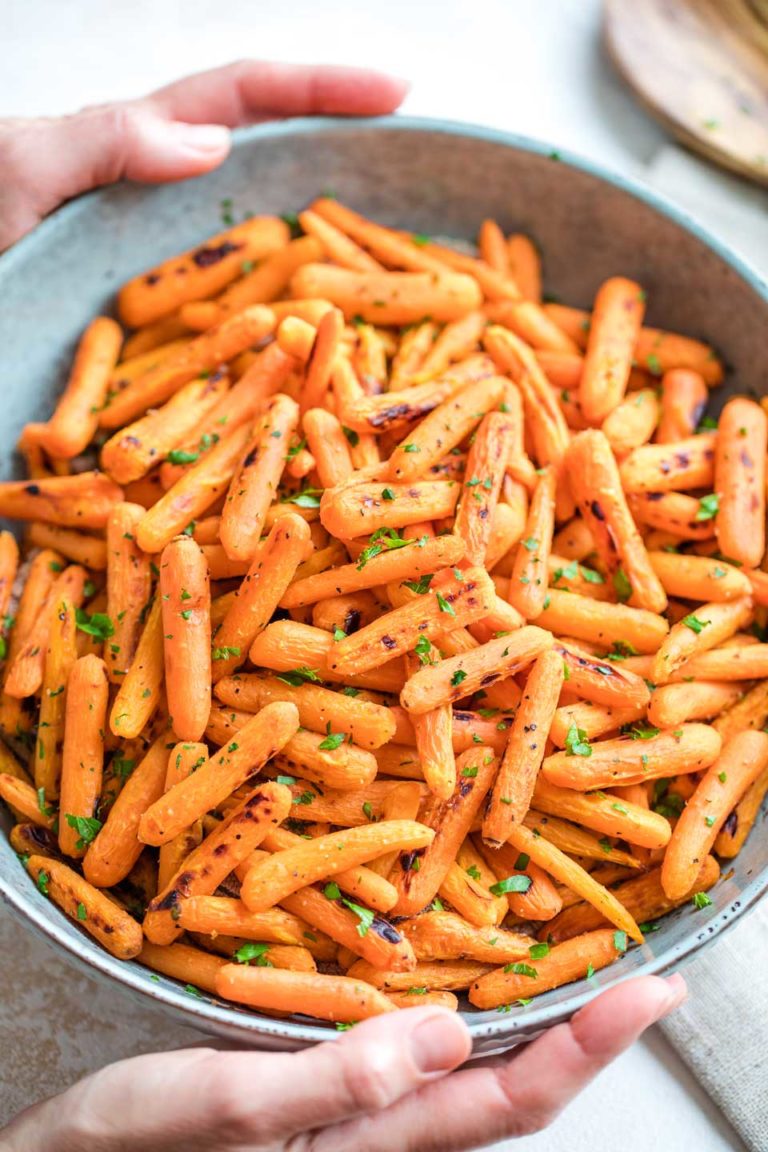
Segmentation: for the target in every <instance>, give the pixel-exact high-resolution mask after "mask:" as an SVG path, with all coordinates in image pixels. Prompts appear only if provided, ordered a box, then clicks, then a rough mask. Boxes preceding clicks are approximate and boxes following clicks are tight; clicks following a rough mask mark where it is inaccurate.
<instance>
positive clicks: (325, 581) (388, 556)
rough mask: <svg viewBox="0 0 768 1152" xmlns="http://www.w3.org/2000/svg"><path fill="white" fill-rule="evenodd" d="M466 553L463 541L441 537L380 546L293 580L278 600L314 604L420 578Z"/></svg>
mask: <svg viewBox="0 0 768 1152" xmlns="http://www.w3.org/2000/svg"><path fill="white" fill-rule="evenodd" d="M464 555H465V545H464V541H463V540H461V539H458V538H457V537H451V536H441V537H438V538H436V539H433V540H425V541H424V542H423V543H421V542H420V541H417V542H416V547H409V548H396V549H391V550H385V549H382V551H381V552H379V553H378V554H377V555H374V556H371V558H370V559H365V561H364V563H362V564H361V561H360V559H358V561H357V563H356V564H344V565H341V566H340V567H338V568H331V569H329V570H328V571H326V572H321V573H318V574H317V575H315V576H308V577H305V579H303V580H296V581H295V582H294V583H293V584H292V585H291V586H290V588H289V589H288V590H287V591H286V593H285V595H284V596H283V598H282V600H281V601H280V603H281V606H282V607H283V608H299V607H304V606H305V605H307V604H315V603H317V601H318V600H324V599H326V598H328V597H331V596H333V595H345V594H346V593H349V592H357V591H360V590H361V589H363V588H375V587H377V586H380V585H382V584H388V583H390V582H391V581H395V580H402V579H405V577H406V576H414V577H417V578H418V577H419V576H422V575H424V574H426V573H430V572H437V571H441V570H442V569H444V568H450V567H453V566H455V565H457V564H459V563H460V561H461V560H462V559H463V558H464Z"/></svg>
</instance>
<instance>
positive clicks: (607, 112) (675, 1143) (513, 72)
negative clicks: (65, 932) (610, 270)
mask: <svg viewBox="0 0 768 1152" xmlns="http://www.w3.org/2000/svg"><path fill="white" fill-rule="evenodd" d="M2 7H3V42H4V51H3V70H2V80H0V115H8V114H11V115H37V114H57V113H62V112H68V111H72V110H74V109H76V108H77V107H79V106H80V105H82V104H84V103H88V102H100V101H104V100H108V99H113V98H116V97H126V96H132V95H138V94H139V93H141V92H142V91H144V90H146V89H149V88H152V87H154V86H157V85H158V84H161V83H163V82H165V81H167V80H170V79H172V78H174V77H176V76H178V75H181V74H183V73H185V72H189V71H193V70H195V69H198V68H206V67H210V66H211V65H213V64H218V63H223V62H225V61H227V60H230V59H234V58H238V57H241V56H245V55H251V56H255V57H262V58H273V59H284V60H298V61H306V62H326V61H327V62H332V61H333V62H340V63H349V64H369V65H371V66H375V67H379V68H383V69H389V70H391V71H394V72H397V73H399V74H401V75H404V76H408V77H409V78H410V79H411V80H412V81H413V89H412V92H411V94H410V96H409V97H408V100H407V103H406V105H405V111H407V112H411V113H414V114H423V115H428V116H441V117H448V118H452V119H457V120H469V121H475V122H482V123H486V124H491V125H494V126H496V127H500V128H507V129H510V130H513V131H517V132H520V133H523V134H527V135H530V136H536V137H539V138H543V139H545V140H549V141H550V142H552V143H553V144H555V145H560V146H562V147H568V148H571V149H573V150H574V151H577V152H581V153H582V154H585V155H589V156H591V157H593V158H595V159H598V160H600V161H601V162H603V163H605V164H607V165H609V166H611V167H613V168H616V169H620V170H622V171H625V172H626V171H631V172H633V173H638V172H642V169H643V166H644V165H646V164H649V163H651V162H652V161H653V159H654V157H655V156H656V155H657V153H658V152H659V150H660V149H661V148H662V147H663V145H664V142H665V136H664V134H663V133H662V131H661V130H660V129H659V128H657V127H656V126H655V124H653V122H652V121H650V120H649V119H648V118H647V117H646V116H645V115H644V114H643V113H642V112H640V111H639V110H638V108H637V107H636V106H635V104H634V103H633V101H632V99H631V98H630V96H629V95H628V94H627V93H626V92H625V91H624V89H623V87H622V86H621V85H620V83H619V82H618V80H617V79H616V77H615V75H614V74H613V72H612V70H611V68H610V66H609V65H608V64H607V63H606V62H605V61H604V59H603V56H602V53H601V50H600V44H599V4H598V2H597V0H441V2H440V3H436V2H435V0H421V2H419V0H387V3H385V4H376V5H374V4H372V3H371V2H370V0H367V2H366V0H354V2H353V0H346V2H345V0H325V2H324V3H322V4H318V3H317V2H316V0H315V2H313V0H282V2H281V3H280V4H276V3H275V2H274V0H270V2H269V3H259V0H226V3H221V0H109V2H108V3H106V4H105V3H104V0H66V2H62V0H5V3H4V4H3V6H2ZM0 974H1V976H2V981H3V986H4V987H5V988H11V989H13V996H12V997H9V996H4V997H2V999H0V1034H2V1035H3V1036H4V1037H5V1038H6V1042H5V1044H4V1045H3V1046H2V1051H1V1052H0V1083H3V1085H4V1090H3V1098H2V1100H0V1122H2V1120H3V1119H6V1118H7V1117H8V1116H10V1115H12V1114H13V1113H14V1112H15V1111H16V1110H18V1109H19V1108H21V1107H23V1106H24V1105H25V1104H28V1103H31V1102H32V1101H33V1100H36V1099H39V1098H41V1097H42V1096H46V1095H49V1094H50V1093H51V1092H54V1091H57V1090H59V1089H61V1088H63V1087H65V1086H66V1085H67V1084H69V1083H71V1082H72V1081H73V1080H75V1079H77V1078H78V1077H79V1076H81V1075H82V1074H84V1073H85V1072H87V1071H89V1070H91V1069H93V1068H97V1067H100V1066H102V1065H103V1064H105V1063H107V1062H108V1061H110V1060H113V1059H118V1058H120V1057H122V1056H127V1055H132V1054H137V1053H139V1052H146V1051H156V1050H161V1049H162V1048H164V1047H168V1046H173V1047H178V1046H180V1045H182V1044H190V1043H195V1042H197V1043H200V1042H205V1041H204V1038H203V1037H201V1036H200V1035H199V1034H197V1033H194V1032H192V1031H191V1030H189V1029H182V1028H178V1027H175V1026H169V1024H168V1022H167V1020H166V1019H165V1017H164V1016H162V1015H160V1014H159V1013H158V1012H157V1011H155V1010H150V1009H146V1010H142V1009H137V1007H136V1005H135V1004H133V1003H132V1002H129V1001H128V1000H126V999H124V998H123V997H122V996H121V994H120V992H119V991H118V990H117V989H115V988H112V987H105V986H103V985H100V984H96V983H94V982H93V981H91V980H89V979H88V978H86V977H84V976H82V975H80V974H77V973H74V972H73V971H72V970H70V969H69V967H68V966H66V965H65V964H64V963H63V962H62V961H61V959H60V958H59V957H58V956H56V955H54V953H53V952H51V951H50V950H49V948H48V947H47V946H46V945H44V944H42V943H41V942H39V941H38V940H37V939H35V938H33V937H31V936H29V935H27V934H26V933H24V932H23V931H22V930H21V929H20V928H19V926H18V925H16V924H13V923H10V922H9V921H8V920H7V919H6V920H5V921H4V922H0ZM499 1147H501V1146H499ZM505 1147H509V1148H510V1149H512V1148H513V1147H514V1149H516V1150H517V1149H519V1150H520V1152H544V1150H545V1149H546V1152H566V1150H567V1152H601V1150H602V1149H607V1148H614V1147H621V1149H622V1152H646V1150H647V1149H649V1148H653V1149H657V1150H659V1152H677V1150H678V1149H681V1148H685V1147H690V1148H696V1149H697V1150H698V1152H728V1150H731V1152H733V1150H736V1152H738V1149H740V1148H741V1145H740V1142H739V1141H738V1139H737V1138H736V1136H735V1135H734V1134H733V1133H732V1131H731V1129H730V1128H729V1127H728V1126H727V1125H726V1123H725V1121H724V1120H723V1119H722V1118H721V1117H720V1115H719V1113H718V1112H717V1111H716V1109H714V1107H713V1106H712V1105H711V1104H710V1102H709V1100H708V1099H707V1098H706V1096H705V1095H704V1093H703V1092H702V1091H701V1090H700V1088H699V1087H698V1085H697V1084H696V1083H695V1082H694V1081H693V1080H692V1079H691V1077H690V1076H689V1074H688V1073H687V1071H686V1069H685V1066H684V1065H683V1064H682V1062H681V1061H680V1059H679V1058H678V1057H677V1056H676V1054H675V1053H674V1052H673V1051H672V1050H671V1049H670V1048H669V1046H668V1045H667V1043H666V1042H665V1040H664V1039H663V1037H662V1036H661V1035H660V1034H659V1033H658V1032H653V1033H651V1034H650V1036H649V1037H648V1038H647V1039H645V1040H643V1041H642V1042H641V1043H640V1044H638V1045H636V1046H635V1048H633V1049H632V1050H631V1051H630V1052H628V1053H626V1054H625V1055H624V1056H623V1057H622V1058H621V1059H620V1060H618V1061H617V1062H616V1063H615V1064H614V1065H613V1067H612V1068H610V1069H609V1070H608V1071H607V1072H606V1073H604V1074H603V1075H602V1076H601V1077H600V1078H599V1080H598V1082H596V1083H595V1084H594V1085H593V1086H592V1087H591V1088H590V1089H588V1090H587V1091H586V1092H585V1093H584V1094H583V1095H582V1096H581V1097H580V1099H579V1100H578V1101H576V1103H574V1104H573V1105H572V1106H571V1107H570V1108H569V1109H568V1110H567V1112H566V1113H565V1115H564V1116H563V1117H561V1118H560V1120H558V1121H557V1122H556V1123H555V1125H554V1126H553V1127H552V1128H550V1129H549V1130H548V1132H547V1133H544V1134H541V1135H538V1136H533V1137H526V1138H523V1139H520V1140H518V1141H515V1142H514V1143H510V1144H509V1145H505Z"/></svg>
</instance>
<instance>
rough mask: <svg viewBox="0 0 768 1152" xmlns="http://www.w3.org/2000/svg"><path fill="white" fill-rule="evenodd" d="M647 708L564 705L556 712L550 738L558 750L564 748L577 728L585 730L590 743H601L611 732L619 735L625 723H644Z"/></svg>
mask: <svg viewBox="0 0 768 1152" xmlns="http://www.w3.org/2000/svg"><path fill="white" fill-rule="evenodd" d="M645 710H646V705H645V704H641V705H630V706H627V707H625V708H622V707H616V706H615V705H607V704H591V703H587V702H582V701H579V702H577V703H576V704H563V705H562V706H561V707H560V708H558V709H557V710H556V711H555V715H554V719H553V720H552V727H551V729H550V732H549V735H550V739H551V740H552V743H553V744H554V745H555V747H556V748H564V747H565V741H566V738H567V736H568V733H569V731H570V730H571V728H572V727H573V726H574V725H575V726H576V729H577V731H578V729H579V728H581V729H583V730H584V734H585V736H586V739H587V740H597V738H598V737H599V736H605V735H606V733H608V732H617V731H618V730H619V729H620V728H622V727H623V726H624V725H625V724H634V723H635V722H636V721H638V720H640V719H641V717H642V715H643V713H644V712H645Z"/></svg>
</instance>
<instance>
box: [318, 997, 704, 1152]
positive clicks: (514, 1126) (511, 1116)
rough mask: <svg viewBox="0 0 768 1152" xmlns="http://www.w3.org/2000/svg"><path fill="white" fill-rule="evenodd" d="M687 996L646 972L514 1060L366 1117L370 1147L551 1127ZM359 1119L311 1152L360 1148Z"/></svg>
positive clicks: (431, 1151) (464, 1143)
mask: <svg viewBox="0 0 768 1152" xmlns="http://www.w3.org/2000/svg"><path fill="white" fill-rule="evenodd" d="M684 998H685V983H684V981H683V979H682V977H681V976H672V977H670V978H669V980H662V979H660V978H658V977H656V976H646V977H642V978H640V979H637V980H631V981H628V982H627V983H624V984H621V985H619V986H618V987H616V988H612V989H610V990H609V991H608V992H604V993H603V994H602V995H601V996H599V997H597V999H595V1000H593V1001H592V1002H591V1003H590V1004H588V1005H587V1006H586V1007H585V1008H582V1010H581V1011H580V1012H578V1013H577V1014H576V1015H575V1016H574V1017H573V1019H572V1020H571V1021H570V1022H569V1023H567V1024H560V1025H558V1026H557V1027H555V1028H552V1029H551V1030H550V1031H549V1032H547V1033H545V1035H544V1036H542V1037H541V1038H540V1039H538V1040H536V1041H535V1042H534V1043H532V1044H530V1045H529V1046H528V1047H527V1048H525V1049H524V1050H523V1051H522V1052H518V1053H513V1054H512V1056H511V1057H507V1058H499V1059H498V1060H496V1061H492V1062H490V1063H489V1064H486V1065H485V1066H483V1067H476V1068H468V1069H466V1070H464V1071H462V1072H459V1073H457V1074H455V1075H454V1076H450V1077H449V1078H448V1079H446V1080H442V1081H441V1082H440V1083H438V1084H432V1085H430V1086H428V1087H427V1088H425V1089H422V1090H421V1091H420V1092H418V1093H415V1094H414V1095H412V1096H409V1097H408V1098H407V1099H405V1100H401V1101H399V1103H397V1104H395V1105H393V1106H392V1107H390V1108H388V1109H387V1110H386V1111H385V1112H384V1113H382V1114H381V1115H380V1116H377V1117H376V1118H375V1119H371V1120H367V1121H365V1122H364V1125H365V1126H364V1144H365V1148H366V1152H387V1150H388V1149H390V1148H391V1146H392V1145H391V1140H392V1133H393V1132H397V1133H398V1152H462V1150H463V1149H470V1148H477V1147H479V1146H480V1145H481V1144H482V1145H484V1144H486V1143H489V1144H490V1143H492V1142H493V1141H495V1140H501V1139H503V1138H504V1137H511V1136H521V1135H523V1134H525V1133H530V1132H537V1131H539V1130H540V1129H542V1128H545V1127H546V1126H547V1125H548V1124H549V1123H551V1121H552V1120H553V1119H554V1118H555V1116H556V1115H557V1114H558V1112H560V1111H561V1110H562V1109H563V1108H564V1107H565V1105H566V1104H567V1103H568V1102H569V1101H570V1100H572V1099H573V1097H574V1096H575V1095H577V1093H578V1092H580V1091H581V1090H582V1088H584V1087H585V1086H586V1085H587V1084H588V1083H589V1081H590V1080H591V1079H592V1078H593V1077H594V1076H595V1075H596V1074H597V1073H598V1072H599V1071H601V1069H603V1068H604V1067H605V1066H606V1065H607V1064H609V1063H610V1062H611V1061H612V1060H614V1059H615V1058H616V1057H617V1056H618V1055H619V1054H620V1053H621V1052H623V1051H624V1049H625V1048H628V1047H629V1046H630V1045H631V1044H633V1043H634V1041H635V1040H636V1039H637V1038H638V1036H640V1035H641V1034H642V1033H643V1032H644V1031H645V1029H646V1028H648V1027H649V1026H650V1025H651V1024H653V1023H655V1022H656V1021H657V1020H660V1019H661V1017H662V1016H665V1015H666V1014H667V1013H668V1012H671V1011H672V1010H673V1008H675V1007H677V1005H678V1004H679V1003H680V1002H681V1001H682V1000H683V999H684ZM361 1123H362V1122H360V1121H351V1122H349V1123H347V1124H344V1125H342V1126H341V1127H338V1128H336V1129H334V1130H332V1131H329V1132H326V1133H323V1134H321V1135H320V1136H318V1137H317V1138H316V1140H315V1142H314V1143H312V1144H311V1145H309V1147H311V1148H312V1152H355V1150H357V1149H358V1148H360V1147H361V1146H362V1144H361V1139H362V1136H363V1128H362V1127H361Z"/></svg>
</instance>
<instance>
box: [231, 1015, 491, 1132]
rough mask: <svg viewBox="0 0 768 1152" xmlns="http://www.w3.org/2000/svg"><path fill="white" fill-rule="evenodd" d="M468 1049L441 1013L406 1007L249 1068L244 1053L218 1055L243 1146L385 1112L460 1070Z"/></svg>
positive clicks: (465, 1037) (456, 1023)
mask: <svg viewBox="0 0 768 1152" xmlns="http://www.w3.org/2000/svg"><path fill="white" fill-rule="evenodd" d="M471 1049H472V1042H471V1040H470V1036H469V1032H468V1031H467V1027H466V1025H465V1024H464V1022H463V1021H462V1020H461V1018H460V1017H459V1016H456V1015H454V1014H453V1013H451V1012H449V1011H447V1010H445V1009H435V1008H409V1009H407V1010H405V1011H400V1012H392V1013H387V1014H385V1015H383V1016H376V1017H374V1018H373V1019H370V1020H366V1021H365V1022H364V1023H361V1024H358V1025H356V1027H355V1028H353V1029H352V1030H351V1031H350V1032H348V1033H346V1034H345V1035H344V1036H343V1037H341V1038H339V1039H338V1040H334V1041H327V1042H326V1043H324V1044H320V1045H318V1046H317V1047H316V1048H310V1049H307V1050H305V1051H304V1052H299V1053H297V1054H295V1055H293V1056H287V1057H286V1056H283V1057H277V1058H273V1059H272V1060H271V1061H270V1064H269V1066H268V1067H267V1068H266V1069H265V1068H264V1062H263V1058H261V1063H260V1065H259V1076H258V1083H259V1091H258V1092H254V1089H253V1085H254V1071H255V1069H254V1065H253V1063H252V1060H254V1059H259V1058H255V1057H250V1056H248V1055H246V1054H243V1053H222V1054H221V1056H220V1057H219V1059H220V1061H221V1064H220V1065H219V1068H218V1070H217V1073H218V1075H219V1076H221V1077H222V1078H223V1080H224V1081H225V1082H226V1083H228V1084H229V1087H230V1099H232V1098H234V1099H235V1100H238V1101H240V1102H241V1104H240V1107H241V1109H242V1110H241V1112H240V1115H239V1116H238V1117H237V1119H238V1121H239V1124H238V1130H239V1136H240V1138H241V1139H242V1140H243V1142H244V1143H247V1142H248V1140H249V1139H253V1138H254V1137H255V1136H256V1135H260V1136H261V1137H262V1138H264V1136H265V1135H266V1134H268V1135H269V1136H270V1137H271V1138H272V1139H276V1138H278V1139H287V1138H289V1137H291V1136H294V1135H296V1134H298V1133H300V1132H305V1131H308V1130H314V1129H317V1128H324V1127H327V1126H328V1125H332V1124H337V1123H339V1122H340V1121H343V1120H346V1119H349V1118H351V1117H354V1116H359V1115H360V1114H361V1113H367V1112H376V1111H378V1110H380V1109H382V1108H387V1107H388V1106H389V1105H391V1104H393V1103H394V1102H395V1101H396V1100H399V1099H401V1098H402V1097H403V1096H406V1095H408V1093H410V1092H414V1091H416V1089H418V1088H421V1087H423V1086H424V1085H425V1084H428V1083H429V1082H430V1081H433V1080H436V1079H439V1078H440V1077H442V1076H445V1075H446V1074H447V1073H448V1072H451V1071H452V1070H453V1069H454V1068H456V1067H458V1065H459V1064H462V1063H463V1062H464V1061H465V1060H466V1059H467V1057H468V1056H469V1054H470V1052H471Z"/></svg>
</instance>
